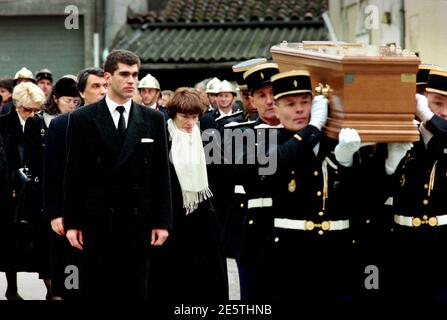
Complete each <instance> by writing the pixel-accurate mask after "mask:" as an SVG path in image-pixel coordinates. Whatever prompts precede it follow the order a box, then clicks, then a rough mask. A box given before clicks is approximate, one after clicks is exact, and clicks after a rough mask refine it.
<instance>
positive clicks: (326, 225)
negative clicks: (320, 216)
mask: <svg viewBox="0 0 447 320" xmlns="http://www.w3.org/2000/svg"><path fill="white" fill-rule="evenodd" d="M330 226H331V224H330V222H329V221H323V222H322V223H321V229H323V230H324V231H326V230H329V228H330Z"/></svg>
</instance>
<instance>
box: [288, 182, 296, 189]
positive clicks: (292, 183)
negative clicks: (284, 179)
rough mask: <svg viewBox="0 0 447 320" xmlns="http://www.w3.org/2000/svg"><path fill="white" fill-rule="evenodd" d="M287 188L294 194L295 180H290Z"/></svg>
mask: <svg viewBox="0 0 447 320" xmlns="http://www.w3.org/2000/svg"><path fill="white" fill-rule="evenodd" d="M288 186H289V187H288V189H289V192H295V190H296V182H295V179H292V180H290V182H289V185H288Z"/></svg>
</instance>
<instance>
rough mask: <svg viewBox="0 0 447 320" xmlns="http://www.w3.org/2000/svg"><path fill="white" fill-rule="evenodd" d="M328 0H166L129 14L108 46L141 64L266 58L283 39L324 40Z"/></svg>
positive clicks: (293, 40) (298, 40)
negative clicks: (135, 57) (160, 6)
mask: <svg viewBox="0 0 447 320" xmlns="http://www.w3.org/2000/svg"><path fill="white" fill-rule="evenodd" d="M327 2H328V0H320V1H318V0H315V1H309V0H262V1H257V0H256V1H255V0H169V1H167V3H166V7H165V8H164V9H163V10H161V11H160V12H154V11H151V12H149V13H147V14H139V15H134V16H131V17H128V25H127V26H126V28H125V29H123V30H121V32H120V33H119V34H118V36H117V37H116V38H115V40H114V44H113V48H117V49H118V48H120V49H127V50H131V51H133V52H135V53H136V54H138V55H139V56H140V58H141V60H142V62H143V63H155V64H159V63H174V64H177V63H191V62H196V63H210V62H230V61H241V60H245V59H251V58H257V57H266V58H270V57H271V54H270V48H271V47H272V46H273V45H276V44H279V43H280V42H282V41H283V40H286V41H288V42H300V41H303V40H327V32H326V28H325V27H324V23H323V20H322V19H321V13H322V12H324V11H326V10H327Z"/></svg>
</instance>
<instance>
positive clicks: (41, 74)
mask: <svg viewBox="0 0 447 320" xmlns="http://www.w3.org/2000/svg"><path fill="white" fill-rule="evenodd" d="M42 79H47V80H50V82H51V83H53V74H52V73H51V71H50V70H48V69H42V70H39V71H37V73H36V81H37V82H39V81H40V80H42Z"/></svg>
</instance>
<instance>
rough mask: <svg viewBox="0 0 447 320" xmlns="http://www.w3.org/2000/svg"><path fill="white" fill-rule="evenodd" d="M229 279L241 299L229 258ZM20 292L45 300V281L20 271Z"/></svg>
mask: <svg viewBox="0 0 447 320" xmlns="http://www.w3.org/2000/svg"><path fill="white" fill-rule="evenodd" d="M227 263H228V281H229V284H230V299H231V300H239V299H240V295H239V280H238V274H237V267H236V263H235V261H234V260H233V259H227ZM17 278H18V281H17V282H18V287H19V293H20V295H21V296H22V298H23V299H25V300H45V295H46V290H45V286H44V284H43V281H42V280H40V279H39V276H38V274H37V273H27V272H19V274H18V276H17ZM5 291H6V277H5V274H4V273H3V272H0V300H6V299H5Z"/></svg>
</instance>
